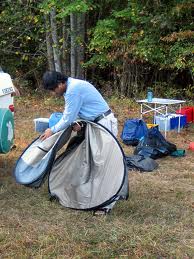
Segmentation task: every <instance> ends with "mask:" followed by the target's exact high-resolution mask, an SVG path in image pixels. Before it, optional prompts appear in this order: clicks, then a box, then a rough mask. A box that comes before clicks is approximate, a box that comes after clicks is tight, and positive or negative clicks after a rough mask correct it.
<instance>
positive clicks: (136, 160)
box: [126, 155, 158, 172]
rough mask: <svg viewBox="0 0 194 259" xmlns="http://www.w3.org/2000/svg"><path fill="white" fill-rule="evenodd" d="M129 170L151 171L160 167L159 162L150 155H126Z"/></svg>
mask: <svg viewBox="0 0 194 259" xmlns="http://www.w3.org/2000/svg"><path fill="white" fill-rule="evenodd" d="M126 162H127V168H128V170H138V171H140V172H151V171H153V170H155V169H157V168H158V163H157V162H156V161H155V160H153V159H152V158H150V157H144V156H140V155H132V156H126Z"/></svg>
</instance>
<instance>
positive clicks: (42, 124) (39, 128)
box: [34, 118, 49, 133]
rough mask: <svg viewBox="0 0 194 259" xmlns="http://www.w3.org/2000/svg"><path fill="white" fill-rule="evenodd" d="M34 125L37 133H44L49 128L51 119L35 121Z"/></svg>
mask: <svg viewBox="0 0 194 259" xmlns="http://www.w3.org/2000/svg"><path fill="white" fill-rule="evenodd" d="M34 125H35V131H36V132H40V133H42V132H44V131H45V130H46V129H47V128H48V127H49V119H48V118H37V119H34Z"/></svg>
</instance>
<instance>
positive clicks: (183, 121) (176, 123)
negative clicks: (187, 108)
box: [170, 114, 187, 130]
mask: <svg viewBox="0 0 194 259" xmlns="http://www.w3.org/2000/svg"><path fill="white" fill-rule="evenodd" d="M179 117H180V128H183V127H184V126H185V125H186V124H187V116H186V115H177V114H175V115H174V116H173V117H172V118H171V119H170V129H171V130H173V129H178V126H179Z"/></svg>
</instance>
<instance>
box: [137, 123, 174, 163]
mask: <svg viewBox="0 0 194 259" xmlns="http://www.w3.org/2000/svg"><path fill="white" fill-rule="evenodd" d="M175 150H176V145H174V144H172V143H170V142H168V141H167V140H166V139H165V138H164V137H163V135H162V134H161V133H160V131H159V130H158V129H157V128H156V127H154V128H151V129H149V130H148V134H147V135H146V136H145V137H144V138H143V139H142V140H141V141H140V142H139V144H138V146H137V147H136V148H135V150H134V154H135V155H142V156H144V157H151V158H153V159H157V158H160V157H163V156H167V155H169V154H171V153H172V152H174V151H175Z"/></svg>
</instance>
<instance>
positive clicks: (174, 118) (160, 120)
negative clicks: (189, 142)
mask: <svg viewBox="0 0 194 259" xmlns="http://www.w3.org/2000/svg"><path fill="white" fill-rule="evenodd" d="M179 117H180V128H183V127H184V126H185V125H186V124H187V122H186V116H185V115H178V114H176V113H169V114H168V115H167V116H165V115H156V116H155V123H156V124H158V126H159V130H160V131H165V124H166V131H170V130H173V129H178V126H179Z"/></svg>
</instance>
